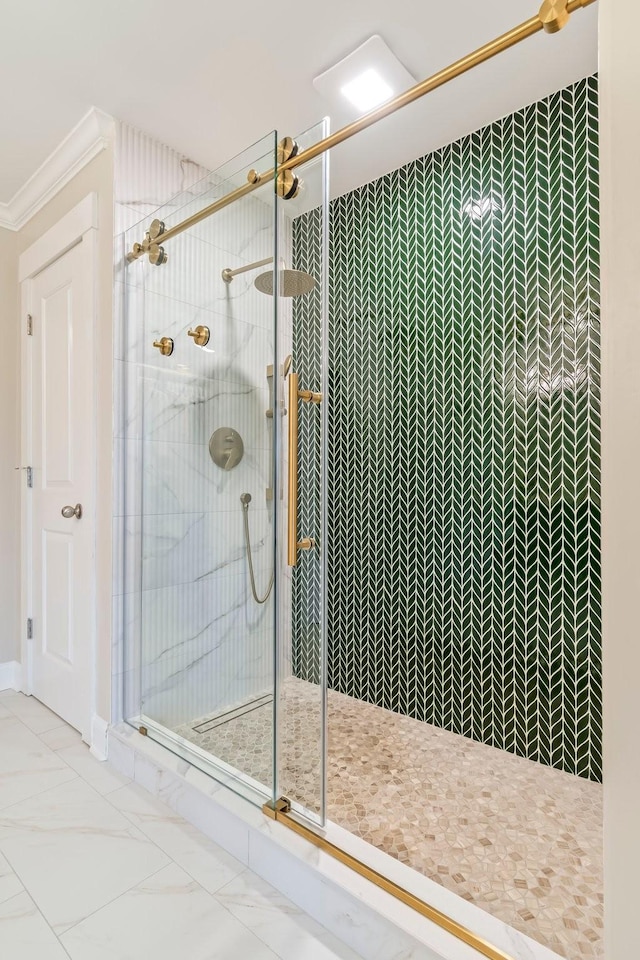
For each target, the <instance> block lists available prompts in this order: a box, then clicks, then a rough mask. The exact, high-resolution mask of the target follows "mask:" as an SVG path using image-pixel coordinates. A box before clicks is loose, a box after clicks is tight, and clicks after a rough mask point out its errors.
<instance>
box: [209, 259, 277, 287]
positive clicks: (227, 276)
mask: <svg viewBox="0 0 640 960" xmlns="http://www.w3.org/2000/svg"><path fill="white" fill-rule="evenodd" d="M269 263H273V257H265V258H264V260H256V262H255V263H247V264H246V265H245V266H244V267H236V268H235V270H232V269H231V267H225V268H224V270H223V271H222V279H223V280H224V282H225V283H231V281H232V280H233V278H234V277H237V276H238V275H239V274H240V273H247V272H248V271H249V270H257V269H258V267H266V266H267V264H269Z"/></svg>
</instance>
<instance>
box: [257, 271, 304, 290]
mask: <svg viewBox="0 0 640 960" xmlns="http://www.w3.org/2000/svg"><path fill="white" fill-rule="evenodd" d="M254 285H255V288H256V290H259V291H260V293H268V294H269V296H270V297H272V296H273V271H272V270H267V271H266V273H261V274H260V275H259V276H258V277H256V279H255V280H254ZM315 285H316V281H315V279H314V278H313V277H310V276H309V274H308V273H304V271H303V270H281V271H280V290H279V293H280V296H281V297H299V296H300V294H302V293H309V291H310V290H313V288H314V287H315Z"/></svg>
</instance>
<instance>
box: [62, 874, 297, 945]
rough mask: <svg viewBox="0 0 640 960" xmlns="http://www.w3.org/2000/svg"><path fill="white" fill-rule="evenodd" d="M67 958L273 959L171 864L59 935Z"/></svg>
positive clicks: (208, 896) (216, 903) (209, 897)
mask: <svg viewBox="0 0 640 960" xmlns="http://www.w3.org/2000/svg"><path fill="white" fill-rule="evenodd" d="M61 942H62V944H63V945H64V947H65V949H66V950H67V952H68V954H69V956H70V957H71V958H72V960H140V958H141V957H145V958H146V957H149V958H153V960H177V958H184V960H187V958H188V960H218V958H220V960H222V958H225V960H227V958H228V960H232V958H234V960H235V958H237V960H244V958H246V960H278V957H277V954H275V953H273V952H272V951H271V950H270V949H269V948H268V947H267V946H266V945H265V944H264V943H263V942H262V941H261V940H259V939H258V937H256V936H255V934H253V933H252V932H251V931H250V930H248V929H247V928H246V927H245V926H244V925H243V924H242V923H240V922H239V921H238V920H236V918H235V917H234V916H232V915H231V914H230V913H229V912H228V911H227V910H225V908H224V907H223V906H222V905H221V904H220V903H218V902H217V901H216V900H215V899H214V897H212V896H211V894H209V893H207V892H206V891H205V890H203V889H202V887H201V886H200V885H199V884H198V883H196V882H195V880H193V879H192V877H190V876H189V875H188V874H187V873H185V871H184V870H182V869H181V867H179V866H177V865H176V864H171V865H170V866H168V867H165V868H164V869H162V870H160V871H159V872H158V873H155V874H154V875H153V876H152V877H149V878H148V879H146V880H144V881H143V882H142V883H139V884H138V885H137V886H136V887H135V888H134V889H132V890H129V891H128V892H127V893H125V894H123V895H122V896H120V897H118V899H117V900H114V902H113V903H110V904H109V905H108V906H105V907H104V908H103V909H102V910H98V912H97V913H95V914H93V916H91V917H89V918H88V919H86V920H84V921H83V922H82V923H79V924H78V925H77V926H75V927H74V928H73V929H72V930H69V931H67V933H65V934H63V935H62V936H61Z"/></svg>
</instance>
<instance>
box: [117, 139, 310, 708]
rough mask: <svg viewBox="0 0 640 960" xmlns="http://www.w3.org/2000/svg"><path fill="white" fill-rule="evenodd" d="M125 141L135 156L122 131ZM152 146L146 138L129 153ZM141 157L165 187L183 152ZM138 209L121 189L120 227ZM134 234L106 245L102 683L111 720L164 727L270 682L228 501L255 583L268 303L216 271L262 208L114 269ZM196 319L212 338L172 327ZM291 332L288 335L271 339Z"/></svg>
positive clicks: (264, 525) (264, 522) (260, 222)
mask: <svg viewBox="0 0 640 960" xmlns="http://www.w3.org/2000/svg"><path fill="white" fill-rule="evenodd" d="M127 150H128V153H127V163H128V164H129V165H134V164H135V149H134V147H133V146H132V142H131V138H130V137H129V138H128V140H127ZM151 153H152V151H151V150H150V146H149V144H148V143H145V144H144V149H143V150H142V156H143V158H144V157H146V158H147V159H148V158H149V157H150V156H151ZM155 162H156V163H157V165H158V167H162V166H163V164H164V165H165V167H166V166H169V167H170V166H171V164H172V163H173V165H174V169H173V173H172V174H170V173H169V172H168V171H167V170H165V175H164V180H163V181H162V183H163V184H164V186H165V187H166V184H167V183H169V182H171V183H175V182H176V181H177V179H179V177H180V176H181V173H180V171H182V172H183V173H184V160H183V158H178V157H177V156H175V155H174V156H173V157H172V156H171V154H170V153H167V152H166V151H165V150H164V148H159V154H158V156H156V159H155ZM151 167H153V164H151ZM178 167H179V168H180V170H179V169H178ZM189 169H191V168H189ZM129 179H130V180H131V178H129ZM161 179H162V178H161ZM134 180H135V178H134ZM205 187H206V189H205ZM205 187H203V185H202V184H199V185H197V186H196V187H191V188H190V187H189V185H188V183H184V181H183V182H182V183H181V189H183V191H184V192H183V193H182V195H181V196H180V197H178V198H177V199H176V200H174V201H172V202H171V203H170V204H169V205H168V206H167V208H166V210H165V209H163V211H162V212H161V214H160V215H161V216H162V217H163V218H164V219H166V220H167V221H168V222H171V215H172V213H175V211H176V210H177V208H178V207H180V208H181V209H180V215H179V216H180V219H182V217H183V216H185V215H188V213H190V212H193V209H194V207H195V206H197V207H198V208H200V207H201V206H202V205H203V204H204V203H206V202H210V200H211V198H212V197H213V196H214V195H215V194H216V193H220V191H221V190H222V189H225V190H226V189H228V186H224V187H221V186H220V185H219V184H216V183H214V182H213V181H211V180H210V181H209V183H208V184H205ZM159 189H160V190H162V189H163V187H162V186H161V187H160V188H159ZM152 194H153V191H150V193H149V191H147V194H145V196H149V195H152ZM194 197H195V198H197V199H194ZM125 200H126V202H125ZM185 200H186V201H188V205H187V206H185V205H184V202H185ZM145 204H146V200H145V201H144V202H143V204H142V207H144V212H145V213H151V211H150V210H149V211H148V210H147V209H146V206H145ZM142 207H138V206H137V205H136V204H135V203H132V202H131V196H129V197H128V198H125V197H123V198H122V210H121V216H120V221H119V222H120V223H121V224H126V223H127V217H130V216H131V214H132V211H133V210H138V211H139V210H140V209H142ZM154 215H155V214H154ZM129 222H130V221H129ZM139 232H140V228H138V227H136V228H134V229H132V230H129V231H128V234H127V235H126V236H125V237H124V240H123V242H121V243H119V244H118V243H117V244H116V249H117V250H119V251H120V256H119V261H118V262H117V264H116V279H115V288H116V298H115V299H116V304H117V305H118V306H119V308H120V313H121V319H122V323H121V328H120V335H119V336H117V337H116V342H115V356H114V364H115V378H116V383H117V384H118V385H119V387H120V390H119V395H120V397H121V402H120V403H119V404H118V405H117V407H116V410H115V412H114V421H115V430H114V432H115V458H114V459H115V462H116V510H115V513H116V515H117V516H116V520H115V522H114V539H115V542H116V549H115V554H116V558H117V560H116V565H115V570H114V584H115V586H114V622H116V623H118V624H119V625H120V633H119V636H117V637H116V649H115V661H116V674H117V676H116V679H115V684H114V686H116V687H117V686H118V684H119V681H120V679H121V678H126V681H127V682H126V683H125V687H127V688H128V692H129V696H128V702H126V703H122V702H120V704H119V711H116V713H115V715H116V716H118V715H121V716H126V715H132V714H135V713H137V712H138V711H139V710H140V709H141V710H142V712H144V713H145V714H146V715H147V716H150V717H152V718H153V719H155V720H157V721H158V722H160V723H163V724H165V725H167V726H173V725H175V724H179V723H183V722H185V721H188V720H190V719H195V718H196V717H199V716H202V715H204V714H206V713H209V712H214V711H216V710H218V709H223V708H224V707H226V706H228V705H229V704H232V703H236V702H239V701H241V700H244V699H247V698H249V697H251V696H252V695H256V694H260V693H263V692H265V691H266V690H269V689H271V688H272V684H273V650H272V645H273V618H274V613H273V600H272V599H271V600H269V601H268V602H267V603H266V604H264V605H263V606H257V605H256V604H255V603H254V601H253V600H252V598H251V594H250V589H249V583H248V577H247V567H246V554H245V549H244V536H243V525H242V512H241V506H240V494H241V493H245V492H249V493H250V494H251V496H252V503H251V507H250V514H249V519H250V530H251V539H252V546H253V551H254V566H255V571H256V577H257V581H258V589H259V590H260V591H264V589H265V588H266V585H267V584H268V582H269V577H270V574H271V570H272V566H273V552H272V541H273V505H272V504H269V503H267V500H266V488H267V487H269V486H271V485H272V465H271V438H272V434H271V431H272V429H273V425H272V421H270V420H268V419H267V417H266V410H267V407H268V406H269V405H270V398H269V393H268V384H267V379H266V367H267V365H268V364H270V363H272V362H273V355H274V333H273V310H274V304H273V300H272V299H271V298H269V297H267V296H265V295H263V294H261V293H259V292H258V291H256V290H255V288H254V286H253V280H254V279H255V274H254V273H250V274H247V275H242V276H240V277H237V278H236V279H234V280H233V282H232V283H231V284H225V283H224V282H223V281H222V278H221V271H222V269H223V268H224V267H236V266H240V265H242V264H246V263H248V262H251V261H253V260H258V259H262V258H263V257H267V256H270V255H272V253H273V234H274V211H273V205H272V204H271V203H267V202H264V201H263V200H260V199H258V198H256V197H251V198H247V199H246V200H244V201H241V202H240V203H237V204H235V205H234V206H233V208H229V210H225V211H222V213H221V214H218V215H217V216H216V217H214V218H212V219H211V220H208V221H204V222H203V223H202V224H200V225H198V227H197V228H194V230H192V231H190V232H189V233H188V234H185V235H183V236H181V237H178V238H175V239H174V240H172V241H171V244H170V251H169V261H168V263H167V264H166V265H163V266H162V267H160V268H158V267H153V266H151V265H149V264H148V263H146V262H144V261H143V260H140V261H138V262H137V263H134V264H131V265H127V266H125V265H124V257H123V256H122V255H121V254H122V252H123V251H125V250H127V249H128V248H129V247H130V245H131V243H132V242H133V241H134V240H135V239H139V237H138V234H139ZM290 317H291V315H290V312H289V313H288V322H289V325H290ZM285 319H286V318H285ZM198 324H202V325H205V326H208V327H209V329H210V331H211V338H210V341H209V344H208V345H207V346H206V347H203V348H200V347H198V346H196V345H195V344H194V342H193V341H192V340H191V338H189V337H188V336H187V331H188V329H189V328H191V327H193V326H197V325H198ZM281 329H282V322H281ZM162 336H169V337H171V338H172V339H173V340H174V343H175V347H174V353H173V355H172V356H171V357H163V356H161V354H160V353H159V352H158V351H157V350H156V349H154V348H153V346H152V343H153V340H155V339H157V338H159V337H162ZM290 339H291V337H290V330H289V337H288V340H287V338H286V337H282V338H281V341H280V342H281V344H284V345H286V343H287V342H290ZM289 352H290V351H289ZM219 426H229V427H233V428H235V429H236V430H238V431H239V432H240V433H241V435H242V437H243V440H244V443H245V453H244V458H243V460H242V462H241V463H240V464H239V465H238V467H237V468H235V469H234V470H233V471H229V472H226V471H222V470H220V469H219V468H218V467H216V466H215V465H214V464H213V462H212V461H211V458H210V456H209V452H208V440H209V437H210V435H211V433H212V432H213V430H214V429H216V428H217V427H219ZM283 596H286V590H285V591H283ZM287 619H288V618H286V617H283V618H281V621H282V622H286V621H287ZM125 638H126V643H125V642H124V641H125ZM125 647H126V649H125ZM138 701H140V703H138Z"/></svg>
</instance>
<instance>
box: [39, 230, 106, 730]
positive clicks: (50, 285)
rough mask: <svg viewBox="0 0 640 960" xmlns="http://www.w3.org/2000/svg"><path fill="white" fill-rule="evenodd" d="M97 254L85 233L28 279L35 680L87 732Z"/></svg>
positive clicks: (46, 699)
mask: <svg viewBox="0 0 640 960" xmlns="http://www.w3.org/2000/svg"><path fill="white" fill-rule="evenodd" d="M90 257H91V251H90V245H89V244H88V243H86V242H81V243H79V244H78V245H77V246H75V247H73V248H72V249H71V250H69V252H68V253H65V254H64V255H63V256H62V257H60V258H59V259H58V260H56V261H54V262H53V263H52V264H51V265H50V266H48V267H46V269H44V270H43V271H42V272H41V273H39V274H38V275H37V276H35V277H34V278H33V279H31V280H27V281H26V283H27V284H28V285H29V289H28V290H27V302H28V303H29V304H30V309H29V312H30V314H31V316H32V330H33V334H32V338H30V339H31V351H32V354H31V388H30V398H29V399H30V408H31V410H30V417H29V420H30V432H31V444H30V446H31V451H32V454H31V462H32V467H33V490H32V492H31V500H32V511H31V517H32V523H31V574H32V576H31V590H30V593H31V604H30V606H31V610H32V620H33V639H32V642H31V648H30V649H31V657H30V660H31V663H30V667H31V685H30V686H31V692H32V693H33V695H34V696H36V697H37V698H38V700H41V701H42V702H43V703H45V704H46V705H47V706H48V707H50V708H51V709H52V710H53V711H54V712H55V713H57V714H58V715H59V716H61V717H62V718H63V719H64V720H66V721H67V722H68V723H70V724H71V725H72V726H73V727H75V728H76V729H77V730H80V731H82V732H83V734H84V735H85V737H86V736H87V735H88V734H89V730H88V729H87V725H88V712H89V703H90V696H89V695H90V691H89V683H90V679H89V678H90V672H89V668H90V650H91V637H92V633H93V620H92V610H93V565H94V519H93V518H94V503H93V471H94V463H93V459H94V458H93V433H94V426H93V344H92V317H93V304H92V297H93V290H92V270H91V261H90ZM65 508H66V509H65ZM74 511H75V512H74ZM65 514H66V515H65Z"/></svg>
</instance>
